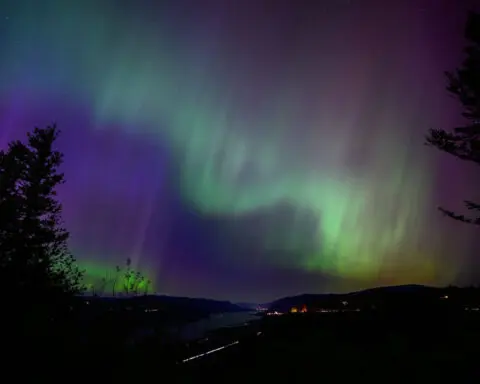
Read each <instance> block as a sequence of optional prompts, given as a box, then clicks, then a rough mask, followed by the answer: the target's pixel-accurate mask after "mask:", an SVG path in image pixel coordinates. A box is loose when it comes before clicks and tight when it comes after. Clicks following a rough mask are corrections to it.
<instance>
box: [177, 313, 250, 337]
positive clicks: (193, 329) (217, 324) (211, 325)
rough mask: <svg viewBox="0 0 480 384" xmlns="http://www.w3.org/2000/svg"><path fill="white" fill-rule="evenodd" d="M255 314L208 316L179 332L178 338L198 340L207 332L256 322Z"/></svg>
mask: <svg viewBox="0 0 480 384" xmlns="http://www.w3.org/2000/svg"><path fill="white" fill-rule="evenodd" d="M258 319H259V317H258V316H256V315H255V312H229V313H219V314H215V315H210V316H209V317H208V318H204V319H201V320H198V321H195V322H193V323H190V324H187V325H186V326H184V327H182V329H181V330H179V337H180V338H181V339H183V340H185V341H188V340H194V339H199V338H201V337H203V336H204V335H205V334H206V333H207V332H209V331H213V330H215V329H219V328H223V327H232V326H236V325H242V324H244V323H246V322H248V321H251V320H258Z"/></svg>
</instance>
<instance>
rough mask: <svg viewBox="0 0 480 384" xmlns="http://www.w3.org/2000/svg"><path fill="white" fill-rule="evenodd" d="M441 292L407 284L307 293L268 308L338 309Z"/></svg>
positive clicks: (280, 300) (283, 309)
mask: <svg viewBox="0 0 480 384" xmlns="http://www.w3.org/2000/svg"><path fill="white" fill-rule="evenodd" d="M441 290H442V288H435V287H429V286H426V285H418V284H407V285H394V286H384V287H375V288H368V289H364V290H361V291H354V292H349V293H320V294H311V293H305V294H302V295H296V296H290V297H284V298H281V299H278V300H275V301H273V302H272V303H270V304H269V305H268V308H270V309H274V310H278V311H282V312H285V311H289V310H290V309H291V308H292V307H299V306H302V305H306V306H312V307H315V306H318V307H323V308H334V307H338V305H339V303H341V302H342V301H350V302H354V303H356V304H357V305H363V304H364V303H365V302H366V301H378V300H380V299H383V298H384V297H385V296H388V295H397V294H422V295H435V296H438V292H439V291H441ZM352 304H353V303H352Z"/></svg>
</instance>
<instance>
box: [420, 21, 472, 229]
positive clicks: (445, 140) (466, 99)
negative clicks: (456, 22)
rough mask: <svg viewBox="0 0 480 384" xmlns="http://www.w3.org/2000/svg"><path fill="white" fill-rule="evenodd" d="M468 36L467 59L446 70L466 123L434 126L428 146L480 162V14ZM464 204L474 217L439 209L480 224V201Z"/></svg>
mask: <svg viewBox="0 0 480 384" xmlns="http://www.w3.org/2000/svg"><path fill="white" fill-rule="evenodd" d="M465 37H466V38H467V40H468V45H467V47H466V48H465V53H466V58H465V60H464V61H463V64H462V65H461V66H460V67H459V68H458V69H457V70H456V71H455V72H447V73H446V75H447V80H448V85H447V90H448V92H449V93H450V94H451V95H453V96H454V97H455V98H457V99H458V100H459V101H460V103H461V104H462V106H463V109H464V111H463V117H465V119H466V124H465V126H463V127H459V128H455V129H454V130H453V132H447V131H444V130H441V129H431V130H430V132H429V134H428V135H427V139H426V141H427V144H428V145H431V146H434V147H436V148H438V149H440V150H442V151H445V152H447V153H450V154H451V155H454V156H456V157H458V158H460V159H462V160H467V161H472V162H474V163H476V164H478V165H480V14H478V13H474V12H471V13H470V14H469V18H468V22H467V27H466V30H465ZM475 182H478V180H475ZM465 205H466V207H467V209H468V210H470V211H475V212H476V215H474V217H465V216H464V215H462V214H457V213H455V212H452V211H450V210H447V209H444V208H441V207H440V208H439V209H440V210H441V211H442V212H443V213H444V214H446V215H447V216H449V217H451V218H453V219H456V220H460V221H463V222H466V223H471V224H477V225H480V204H479V203H475V202H472V201H465Z"/></svg>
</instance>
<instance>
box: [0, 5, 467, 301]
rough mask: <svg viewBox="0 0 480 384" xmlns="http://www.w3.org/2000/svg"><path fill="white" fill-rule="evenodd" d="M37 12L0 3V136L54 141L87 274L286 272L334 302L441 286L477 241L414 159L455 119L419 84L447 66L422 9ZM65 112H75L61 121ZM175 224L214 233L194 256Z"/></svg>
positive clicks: (46, 8)
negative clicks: (389, 289) (55, 131)
mask: <svg viewBox="0 0 480 384" xmlns="http://www.w3.org/2000/svg"><path fill="white" fill-rule="evenodd" d="M43 3H44V4H43ZM43 3H42V5H39V4H38V3H37V2H34V1H26V0H25V1H23V2H22V5H21V6H20V5H19V4H18V3H15V2H7V3H6V5H5V6H4V8H3V9H2V8H1V7H0V10H1V11H2V12H4V13H8V15H9V18H8V21H4V22H1V24H0V25H1V28H2V32H5V33H4V34H2V37H0V44H1V45H0V47H1V48H2V52H3V53H5V56H4V57H7V60H3V61H2V63H1V65H0V68H1V72H0V80H1V84H2V86H1V87H0V119H1V123H2V125H1V126H2V132H1V134H0V140H1V142H2V143H6V142H7V141H8V140H9V139H12V138H16V137H18V133H19V131H18V129H19V128H17V127H19V126H21V127H22V128H20V129H28V128H29V126H28V125H30V124H32V125H40V124H41V123H43V122H45V123H49V122H50V121H51V120H55V119H56V120H57V121H58V122H59V124H60V126H61V127H62V128H63V129H64V131H65V138H64V142H63V145H64V147H65V152H66V156H67V164H66V172H67V179H68V180H69V183H68V184H67V185H66V186H65V188H64V194H63V197H62V198H63V199H64V205H65V210H66V220H67V223H68V224H69V228H70V229H71V231H72V241H73V243H74V244H73V248H74V250H75V251H76V253H77V255H78V257H79V258H80V260H84V261H85V263H86V264H85V265H86V266H88V269H90V270H92V271H93V270H95V271H96V272H94V273H93V272H92V274H93V275H94V276H97V275H98V274H99V272H98V270H99V269H102V271H103V270H104V267H105V265H111V266H113V265H116V264H122V263H123V261H124V259H126V258H127V257H130V258H131V259H132V260H133V262H134V266H135V267H138V268H140V269H142V270H145V271H148V274H149V275H151V276H152V279H154V276H160V278H159V279H157V280H162V279H163V280H164V281H167V280H168V279H169V278H170V277H167V275H168V274H172V273H174V272H172V271H173V270H181V271H182V273H183V274H185V276H186V277H181V279H183V278H185V279H187V281H189V282H190V284H193V282H194V281H196V280H198V281H207V280H209V281H210V280H214V279H215V278H211V275H213V274H214V273H217V272H214V271H216V270H221V268H220V267H219V266H218V265H223V266H225V265H229V267H222V268H227V269H228V268H230V270H229V271H230V272H228V271H226V270H221V272H218V273H220V274H228V273H230V274H234V273H240V272H239V271H240V269H241V268H244V270H245V271H246V272H244V273H245V274H246V275H245V276H246V277H245V279H248V277H247V276H248V270H249V268H250V269H252V268H259V269H262V268H265V269H268V268H286V269H288V270H290V271H291V274H292V275H295V274H299V276H301V274H302V273H303V272H305V273H307V272H308V273H316V274H318V276H319V283H318V287H322V283H321V280H322V279H321V277H320V276H322V275H325V274H326V275H328V276H331V277H332V278H334V279H337V280H334V282H333V283H332V284H331V285H330V286H329V289H336V288H337V287H340V286H343V285H342V284H343V283H342V279H343V280H344V281H347V280H348V281H357V282H360V283H359V284H360V285H362V284H363V285H372V284H379V283H391V282H395V283H398V282H420V283H438V284H441V283H443V282H445V281H449V280H451V279H454V278H455V277H456V276H457V274H458V273H459V272H460V269H462V268H463V267H462V266H460V264H459V263H455V262H454V261H452V256H451V255H450V253H451V252H452V250H453V249H456V250H457V252H460V253H462V252H463V253H465V252H468V249H469V243H468V241H466V240H465V239H467V237H468V235H461V236H452V235H449V231H450V229H451V226H450V225H449V224H447V225H446V226H444V225H443V224H441V223H440V220H439V219H438V218H437V217H436V215H437V213H436V211H435V206H436V205H437V203H440V201H437V199H436V190H438V189H439V188H446V187H447V184H448V183H447V184H445V185H443V184H442V185H440V184H439V182H438V181H437V179H436V175H435V169H436V164H435V161H436V159H434V158H433V157H432V155H431V154H429V153H428V151H427V150H425V148H424V147H423V146H422V131H423V130H426V129H427V128H428V127H430V126H433V125H436V124H439V123H440V122H443V121H451V117H450V115H451V114H450V112H449V111H448V108H449V106H450V105H449V104H448V106H447V107H445V108H444V111H443V112H442V113H441V114H440V115H439V114H438V113H437V111H438V110H439V109H438V105H439V103H440V104H441V103H442V101H440V102H431V99H432V97H431V95H428V94H427V92H426V91H425V89H428V88H429V87H431V84H433V83H435V84H436V82H441V81H442V80H441V77H440V76H438V75H437V74H440V75H441V73H442V72H443V70H445V69H446V68H448V66H449V65H450V64H449V61H448V60H443V61H442V60H438V57H437V56H436V55H437V52H439V51H441V48H440V46H439V45H438V43H437V40H438V39H436V38H433V37H431V36H430V33H431V31H434V30H435V28H437V25H438V24H437V21H436V20H433V17H432V18H429V16H428V14H425V13H422V12H421V10H420V9H421V7H420V6H418V8H417V7H413V6H412V4H413V1H412V4H409V3H410V2H408V1H407V2H394V3H395V4H394V5H392V4H393V3H392V4H390V6H389V7H386V6H385V4H383V3H382V4H383V5H382V4H381V2H379V1H375V0H367V1H365V2H364V3H365V4H363V5H362V6H361V5H357V4H356V3H355V4H353V2H352V4H350V5H347V4H343V3H341V2H332V4H327V3H325V5H323V6H322V7H320V6H314V5H310V6H309V7H310V8H309V9H308V10H302V9H301V7H296V6H295V5H294V2H293V1H292V2H288V1H287V2H284V3H282V4H279V5H275V6H274V5H273V3H272V2H269V1H267V0H265V1H259V2H257V3H256V5H252V4H250V5H248V4H243V3H241V2H240V1H239V2H236V1H233V2H232V4H230V5H232V7H231V8H229V7H228V6H226V5H225V4H223V2H220V1H215V0H212V1H206V2H205V3H204V4H202V5H199V4H197V3H195V2H191V1H187V0H185V1H177V2H173V1H165V2H162V3H161V4H156V5H154V4H153V3H152V2H149V1H144V2H138V3H139V4H137V5H135V6H134V5H133V2H129V1H117V2H114V1H102V2H95V1H83V2H80V1H73V0H72V1H65V0H64V1H59V0H58V1H54V0H51V1H45V2H43ZM337 3H338V4H337ZM425 3H427V1H426V2H425ZM195 4H197V5H195ZM233 4H235V6H233ZM142 6H143V7H142ZM307 8H308V7H307ZM437 11H439V9H438V8H435V7H433V6H432V14H435V12H437ZM455 12H456V14H458V15H460V14H462V12H463V10H458V11H455ZM380 14H381V15H382V17H381V19H379V18H378V15H380ZM459 17H460V16H459ZM405 20H409V28H408V30H405V28H404V25H405ZM445 28H447V27H445ZM449 28H450V27H449ZM399 31H402V32H401V33H399ZM451 31H452V32H451V33H452V34H454V33H457V34H458V35H459V36H460V35H461V30H454V29H453V27H451ZM434 92H435V93H437V92H438V97H439V98H441V97H442V92H443V90H442V84H441V83H439V84H438V87H437V88H435V89H434ZM59 100H61V101H62V103H63V104H64V105H63V104H62V105H59ZM38 104H41V105H42V106H45V107H42V108H39V107H38V106H37V107H35V105H38ZM445 105H447V104H445ZM75 106H77V107H78V108H83V109H82V111H83V112H82V113H81V115H82V116H83V117H82V118H81V119H80V118H77V114H76V112H68V113H67V112H64V111H76V109H75ZM69 108H70V109H69ZM58 110H60V111H59V112H54V111H58ZM47 112H48V114H47ZM52 113H53V114H58V116H57V115H54V116H52ZM44 119H46V120H44ZM142 148H144V149H142ZM165 148H167V149H168V150H165ZM69 157H70V160H68V158H69ZM458 177H459V178H460V177H461V176H458ZM458 180H460V179H458ZM457 184H459V183H457ZM467 189H468V188H460V187H458V186H457V189H456V190H455V191H453V190H452V192H451V193H450V195H449V196H450V198H451V199H452V201H453V200H455V199H457V198H459V199H461V198H462V197H463V195H465V191H466V190H467ZM282 207H283V208H282ZM285 207H287V208H285ZM283 210H284V211H283ZM178 211H182V212H183V211H190V212H195V214H192V215H191V217H190V216H188V215H184V216H185V217H187V218H185V217H183V216H182V217H183V218H182V220H187V221H189V220H191V221H195V223H197V224H195V225H193V224H192V225H191V226H192V227H194V228H201V227H202V226H206V225H207V224H205V223H207V222H211V221H215V220H220V219H219V218H221V220H222V221H221V222H222V225H221V226H218V227H215V228H216V229H215V230H212V231H211V233H210V232H209V234H208V236H207V235H205V236H204V237H205V238H206V239H203V240H195V241H198V242H199V243H198V244H199V245H198V247H197V249H196V250H194V249H190V248H188V250H185V249H184V248H182V247H183V245H181V246H180V245H179V244H181V243H182V242H183V243H188V242H190V241H193V240H191V239H190V237H191V236H193V237H195V239H196V238H197V237H198V229H197V235H195V236H194V235H192V233H187V232H188V231H187V230H186V229H185V228H186V227H187V225H186V224H185V223H183V222H181V220H180V219H177V218H176V217H178V215H179V212H178ZM275 212H283V213H278V214H275ZM252 218H254V220H253V219H252ZM432 222H433V224H432ZM202 223H203V224H202ZM447 229H448V230H447ZM464 236H465V237H464ZM207 237H208V238H207ZM460 238H461V239H460ZM179 239H182V240H179ZM204 243H205V244H206V245H205V244H204ZM232 243H234V244H237V245H232ZM226 244H228V251H224V252H222V250H221V247H222V246H223V245H226ZM201 246H211V247H212V248H211V249H210V250H200V248H201ZM191 247H192V248H195V247H194V246H191ZM213 249H214V250H213ZM237 249H238V250H237ZM240 250H241V251H240ZM195 252H198V256H195V254H193V255H189V256H186V253H195ZM213 254H215V255H216V256H215V257H214V256H212V255H213ZM251 255H255V256H251ZM196 258H197V259H198V258H201V260H195V259H196ZM95 262H97V263H99V265H100V264H101V263H103V264H102V265H103V266H102V267H101V268H100V267H98V268H96V267H95V268H94V267H92V265H93V264H95ZM92 263H93V264H92ZM200 264H201V265H202V268H203V269H202V268H200V267H199V265H200ZM177 265H182V266H183V267H182V268H177ZM250 265H254V267H251V266H250ZM240 267H241V268H240ZM169 268H170V269H169ZM232 268H233V269H235V271H233V270H232ZM239 268H240V269H239ZM202 271H203V272H202ZM175 273H176V272H175ZM201 273H203V274H204V275H201ZM195 274H197V275H198V276H194V275H195ZM202 276H203V277H202ZM178 278H179V279H180V277H178ZM171 279H172V280H175V278H174V277H171ZM202 279H203V280H202ZM335 281H336V282H335ZM172 284H173V283H172ZM178 284H179V283H178V282H176V283H175V284H174V286H175V287H178ZM198 284H200V283H198ZM202 284H204V285H205V284H207V283H202ZM202 284H200V285H198V286H199V287H200V286H204V285H202ZM172 286H173V285H172ZM167 288H168V287H167ZM167 288H165V289H167ZM159 289H163V288H159ZM202 289H203V288H202ZM311 289H316V286H313V287H311ZM192 290H193V291H195V289H194V288H191V290H190V291H188V289H187V288H185V292H187V291H188V292H191V291H192ZM198 290H201V288H198ZM195 292H196V291H195Z"/></svg>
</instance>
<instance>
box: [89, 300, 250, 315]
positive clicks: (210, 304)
mask: <svg viewBox="0 0 480 384" xmlns="http://www.w3.org/2000/svg"><path fill="white" fill-rule="evenodd" d="M83 301H84V302H88V303H89V305H92V304H93V305H97V306H99V307H110V308H142V309H145V310H159V311H166V312H171V313H178V314H182V313H183V314H189V315H191V316H193V317H204V316H209V315H211V314H215V313H222V312H242V311H245V310H246V309H244V308H242V307H240V306H238V305H236V304H233V303H231V302H230V301H219V300H213V299H204V298H191V297H178V296H167V295H140V296H133V297H101V296H83Z"/></svg>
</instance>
